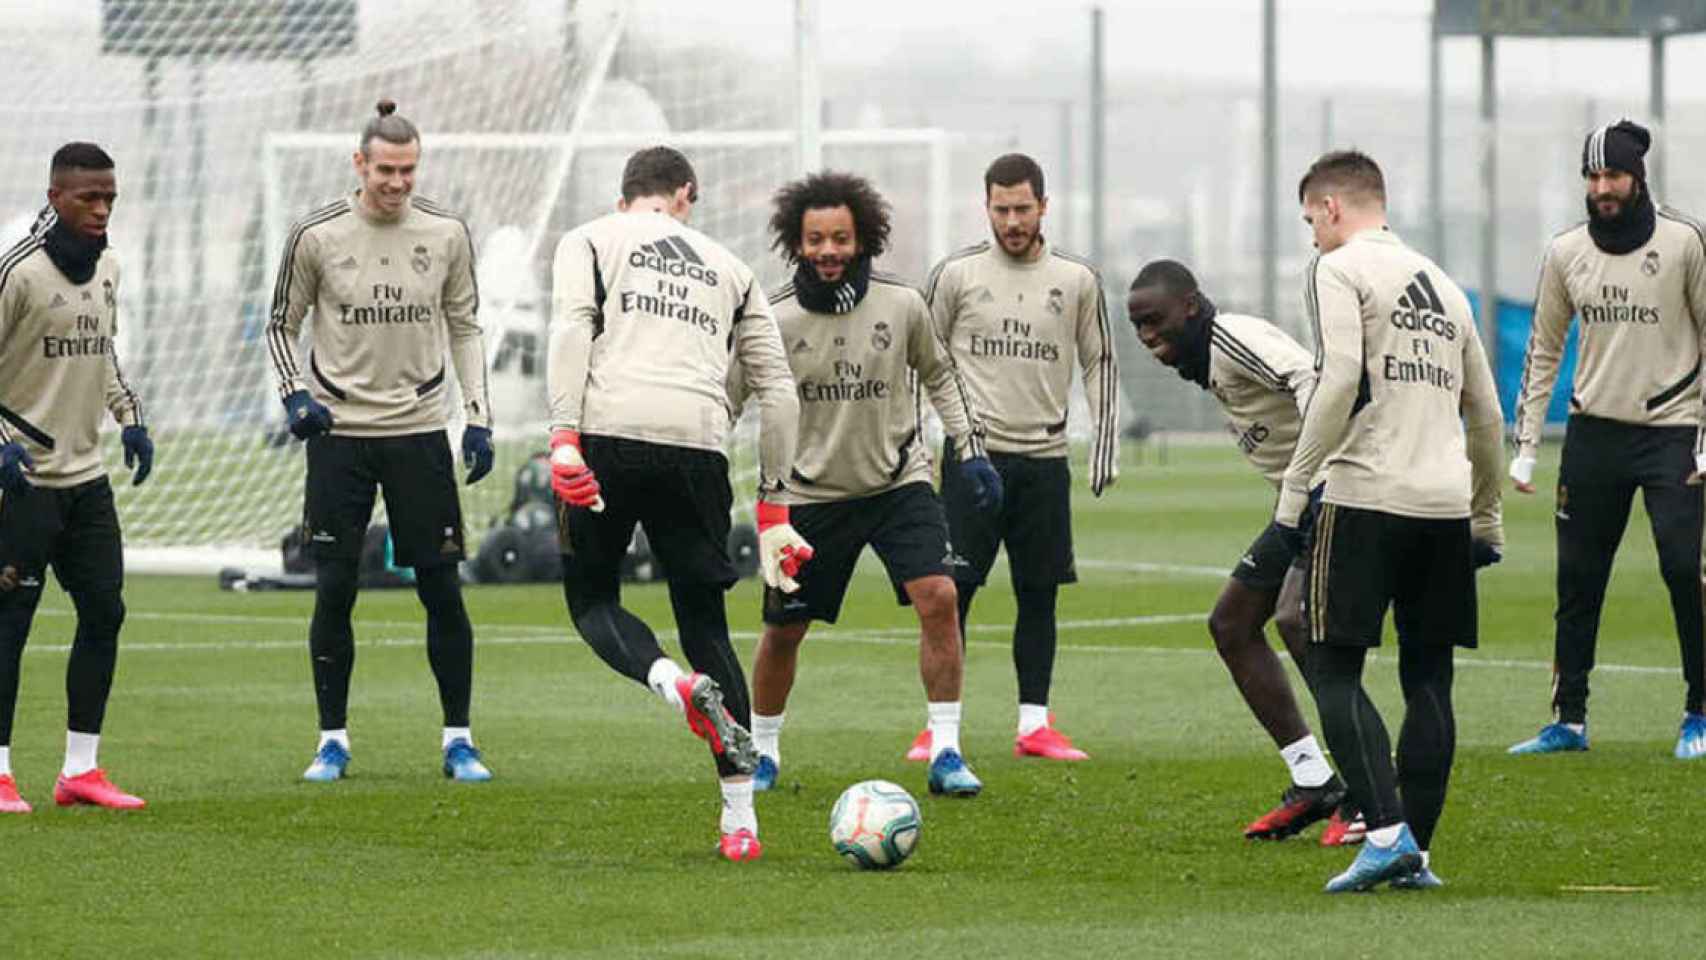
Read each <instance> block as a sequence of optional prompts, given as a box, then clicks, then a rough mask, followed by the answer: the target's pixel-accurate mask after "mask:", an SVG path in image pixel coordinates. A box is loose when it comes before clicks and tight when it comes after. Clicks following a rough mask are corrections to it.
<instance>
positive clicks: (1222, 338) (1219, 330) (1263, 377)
mask: <svg viewBox="0 0 1706 960" xmlns="http://www.w3.org/2000/svg"><path fill="white" fill-rule="evenodd" d="M1209 339H1210V340H1211V341H1212V342H1213V343H1214V345H1215V346H1217V347H1219V348H1220V349H1221V350H1223V351H1225V353H1226V355H1227V356H1228V357H1231V358H1232V359H1233V360H1234V361H1236V362H1237V363H1238V365H1239V366H1241V367H1243V368H1244V369H1246V370H1248V371H1250V373H1251V374H1253V375H1254V376H1255V377H1256V379H1258V380H1260V381H1262V382H1263V383H1265V384H1267V385H1268V386H1270V387H1272V388H1274V389H1275V390H1284V389H1286V383H1285V379H1284V378H1283V377H1281V376H1280V375H1279V373H1278V372H1277V371H1276V370H1274V368H1273V367H1272V366H1270V365H1269V364H1268V362H1267V361H1265V360H1263V359H1262V358H1261V357H1260V356H1259V355H1258V354H1257V353H1256V351H1254V350H1252V349H1250V346H1249V345H1248V344H1246V343H1244V342H1243V341H1241V340H1239V339H1238V338H1237V337H1235V336H1233V335H1232V332H1231V331H1229V330H1227V329H1226V328H1224V327H1222V326H1221V325H1220V324H1214V326H1213V330H1212V332H1211V333H1210V334H1209Z"/></svg>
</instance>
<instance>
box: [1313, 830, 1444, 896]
mask: <svg viewBox="0 0 1706 960" xmlns="http://www.w3.org/2000/svg"><path fill="white" fill-rule="evenodd" d="M1421 869H1422V850H1421V848H1420V847H1418V846H1416V837H1415V834H1412V833H1411V832H1410V825H1409V824H1404V825H1403V826H1402V827H1401V828H1400V829H1399V831H1398V839H1397V841H1396V842H1394V843H1393V844H1392V845H1391V846H1389V847H1381V846H1376V845H1375V843H1374V842H1373V841H1372V840H1365V841H1363V845H1362V850H1361V851H1359V852H1358V853H1357V858H1356V859H1355V860H1354V861H1352V862H1351V866H1350V869H1349V870H1346V871H1345V872H1344V873H1341V874H1339V875H1338V876H1336V877H1334V878H1333V879H1331V880H1328V881H1327V892H1328V893H1353V892H1361V891H1364V890H1372V889H1374V888H1375V887H1376V886H1378V885H1379V884H1382V883H1385V882H1386V881H1388V880H1393V879H1396V878H1397V877H1401V876H1406V875H1409V874H1412V873H1416V872H1418V871H1420V870H1421Z"/></svg>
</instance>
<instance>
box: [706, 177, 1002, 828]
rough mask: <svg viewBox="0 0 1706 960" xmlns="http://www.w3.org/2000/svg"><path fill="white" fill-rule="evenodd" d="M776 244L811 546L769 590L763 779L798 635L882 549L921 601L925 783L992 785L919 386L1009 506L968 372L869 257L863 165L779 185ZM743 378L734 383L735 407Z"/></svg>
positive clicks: (936, 786) (897, 577) (756, 709)
mask: <svg viewBox="0 0 1706 960" xmlns="http://www.w3.org/2000/svg"><path fill="white" fill-rule="evenodd" d="M770 232H771V234H772V235H773V236H774V238H775V243H774V245H775V247H776V250H777V251H778V252H779V253H781V254H782V255H783V256H784V257H786V258H787V259H788V260H789V261H790V262H791V263H792V265H793V267H794V280H793V282H792V283H791V284H788V285H786V286H784V287H783V288H782V289H781V290H779V291H777V293H776V295H775V296H774V297H773V298H772V307H773V309H774V310H775V311H776V322H777V324H778V325H779V326H780V327H781V330H782V342H783V344H784V345H785V346H786V348H787V351H788V363H789V365H790V366H791V367H792V368H793V372H794V380H795V382H796V383H797V384H798V385H799V395H800V435H799V449H798V451H797V452H796V454H795V457H794V462H793V465H792V469H791V470H790V471H789V474H788V476H789V485H788V489H787V490H786V491H784V492H783V494H782V496H781V498H780V499H781V500H783V501H784V502H787V503H790V504H793V505H794V511H793V517H794V521H795V524H796V526H797V528H798V530H799V531H800V535H801V536H804V537H805V538H806V539H807V540H808V541H810V542H811V544H812V545H813V548H814V551H815V554H814V556H813V558H812V562H811V565H810V566H809V567H807V568H806V570H805V571H804V572H802V573H801V574H800V577H799V583H800V589H799V591H798V592H797V593H794V594H785V593H782V592H781V591H779V590H774V589H773V590H769V591H767V592H766V594H765V598H764V635H763V637H762V639H760V640H759V643H758V654H757V656H756V658H755V659H754V661H753V666H752V678H753V716H752V724H753V735H754V737H755V739H756V741H757V748H758V752H759V767H758V773H757V776H756V778H755V779H756V782H757V785H758V789H762V790H767V789H769V788H770V787H771V786H772V785H773V784H774V783H775V781H776V775H777V766H778V762H779V760H780V758H781V753H780V744H779V740H780V737H781V732H782V720H783V713H784V711H785V710H786V708H787V705H788V692H789V691H790V690H791V689H792V688H793V686H794V672H795V666H796V664H797V663H798V658H799V651H800V643H801V642H802V641H804V640H805V638H806V631H807V629H808V628H809V627H810V625H811V621H813V620H823V621H826V622H828V623H834V622H835V620H836V617H837V616H838V614H839V613H840V610H841V600H842V597H843V595H845V593H846V592H847V583H848V581H849V580H850V579H851V578H852V576H853V568H854V566H855V564H856V563H857V562H858V560H859V555H860V554H861V553H863V552H864V549H865V547H866V546H870V547H871V548H872V549H873V550H875V551H876V553H877V557H878V558H879V559H881V560H882V562H883V566H884V568H886V569H887V571H888V575H889V580H890V581H891V582H892V583H893V585H894V589H895V597H896V599H897V600H899V601H900V603H902V604H910V605H911V606H912V608H913V610H914V611H916V612H917V614H918V625H919V628H920V638H919V647H918V672H919V676H920V677H921V678H922V679H923V681H924V693H925V698H926V701H927V702H926V704H925V707H926V714H927V716H928V717H929V723H930V726H929V732H930V735H931V740H930V773H929V778H928V784H929V788H930V792H931V793H937V794H948V795H951V796H962V797H971V796H976V795H977V793H978V791H980V790H981V789H983V784H982V782H980V781H979V780H978V778H977V776H976V775H975V774H974V773H972V771H971V768H970V767H968V766H967V765H966V762H965V759H964V756H963V754H962V752H961V750H960V717H961V702H960V687H961V679H962V673H963V669H964V650H963V648H962V647H961V643H960V629H959V610H958V608H957V596H956V594H955V591H954V581H953V578H952V577H951V576H949V572H950V560H951V557H952V551H951V550H950V549H949V548H948V524H947V519H946V517H944V516H943V514H942V504H941V501H940V500H938V499H937V498H936V492H935V490H933V489H932V488H931V486H930V478H931V473H932V465H931V463H930V453H929V451H928V450H927V449H926V447H925V444H924V442H923V439H922V432H921V431H922V423H921V421H920V417H921V415H922V407H921V400H922V397H921V395H920V394H921V391H922V392H923V393H928V394H929V396H930V401H931V403H932V404H933V405H934V406H935V408H936V412H937V413H938V414H939V415H940V416H941V418H942V423H943V425H944V426H945V427H946V429H947V432H948V434H949V436H951V437H953V438H954V439H953V441H952V442H953V445H954V447H955V453H956V463H957V466H956V467H953V468H951V469H952V471H953V472H954V473H955V475H956V478H957V479H959V480H961V481H962V482H963V483H964V484H965V485H966V486H967V487H968V488H969V489H971V490H973V491H975V492H974V493H973V494H972V497H973V498H974V499H975V500H976V505H977V507H978V508H979V509H981V510H985V511H991V510H997V509H999V508H1000V506H1001V478H1000V475H999V474H997V473H996V472H995V468H994V467H992V466H990V463H989V459H988V457H987V456H986V455H985V453H984V449H983V425H982V424H981V423H979V422H978V420H977V417H976V414H975V412H974V409H973V407H972V404H971V402H970V400H969V399H968V398H967V395H966V387H965V384H964V383H963V382H962V381H961V379H960V375H959V371H957V370H956V369H954V362H953V360H952V359H951V358H950V357H949V356H948V353H947V351H946V350H945V349H944V347H943V345H942V343H941V342H940V341H939V340H937V339H936V334H935V331H934V329H933V328H932V326H931V323H930V310H929V307H927V306H926V305H925V303H924V297H923V295H922V294H920V293H919V292H918V290H917V289H916V288H914V287H912V286H910V285H908V284H906V283H903V282H901V281H900V280H899V279H897V278H895V277H893V276H890V275H888V274H885V273H880V272H877V271H875V270H873V269H872V267H871V262H872V261H873V260H875V259H876V258H877V257H879V256H882V253H883V250H884V249H886V248H887V246H888V238H889V205H888V201H886V200H884V199H883V197H882V195H881V194H879V193H878V192H877V190H876V188H874V187H872V186H871V184H870V182H869V181H867V180H865V179H864V178H863V177H859V176H855V175H853V174H848V173H837V172H824V173H815V174H812V175H810V176H807V177H805V178H803V179H800V180H796V181H794V182H793V183H790V184H788V185H786V186H784V187H783V188H782V189H780V190H778V191H777V192H776V210H775V214H774V215H773V216H772V217H771V218H770ZM744 392H745V389H744V384H741V383H738V382H737V383H736V384H735V390H734V401H735V403H734V405H735V407H736V408H737V409H738V408H739V405H740V402H741V400H742V399H743V397H742V394H744Z"/></svg>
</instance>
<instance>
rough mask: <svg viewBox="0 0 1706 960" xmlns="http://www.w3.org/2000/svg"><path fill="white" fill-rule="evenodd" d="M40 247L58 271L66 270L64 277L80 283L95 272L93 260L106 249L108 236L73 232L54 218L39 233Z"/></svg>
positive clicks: (63, 271)
mask: <svg viewBox="0 0 1706 960" xmlns="http://www.w3.org/2000/svg"><path fill="white" fill-rule="evenodd" d="M42 248H43V249H45V250H46V251H47V256H48V259H50V260H52V261H53V265H54V266H56V267H58V268H59V272H60V273H63V274H65V279H67V280H70V281H71V282H72V283H77V284H83V283H88V282H89V278H90V277H93V276H94V275H95V263H96V262H97V261H99V260H100V259H101V252H102V251H104V250H106V249H107V238H106V237H105V236H104V235H103V236H99V237H93V238H91V237H85V236H83V235H82V234H78V233H73V232H72V231H71V229H70V228H69V227H67V226H66V225H65V224H64V223H63V222H61V221H58V220H55V221H54V224H53V226H51V227H49V228H48V229H47V232H46V233H45V234H44V235H43V236H42Z"/></svg>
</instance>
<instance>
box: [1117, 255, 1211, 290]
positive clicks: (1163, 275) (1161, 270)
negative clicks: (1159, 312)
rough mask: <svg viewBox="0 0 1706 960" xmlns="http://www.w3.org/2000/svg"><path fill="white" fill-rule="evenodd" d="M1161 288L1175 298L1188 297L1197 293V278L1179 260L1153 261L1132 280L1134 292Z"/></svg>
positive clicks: (1145, 265)
mask: <svg viewBox="0 0 1706 960" xmlns="http://www.w3.org/2000/svg"><path fill="white" fill-rule="evenodd" d="M1156 286H1158V287H1160V288H1162V289H1163V290H1166V291H1167V293H1168V294H1170V295H1172V296H1175V297H1188V296H1190V295H1191V294H1193V293H1196V292H1197V278H1196V277H1195V276H1194V275H1192V274H1191V270H1190V268H1189V267H1187V266H1185V265H1184V264H1182V263H1180V262H1179V261H1177V260H1151V261H1149V262H1148V263H1146V264H1144V265H1143V269H1142V270H1139V271H1137V278H1136V279H1134V280H1132V282H1131V288H1132V289H1133V290H1137V289H1140V288H1142V287H1156Z"/></svg>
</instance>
